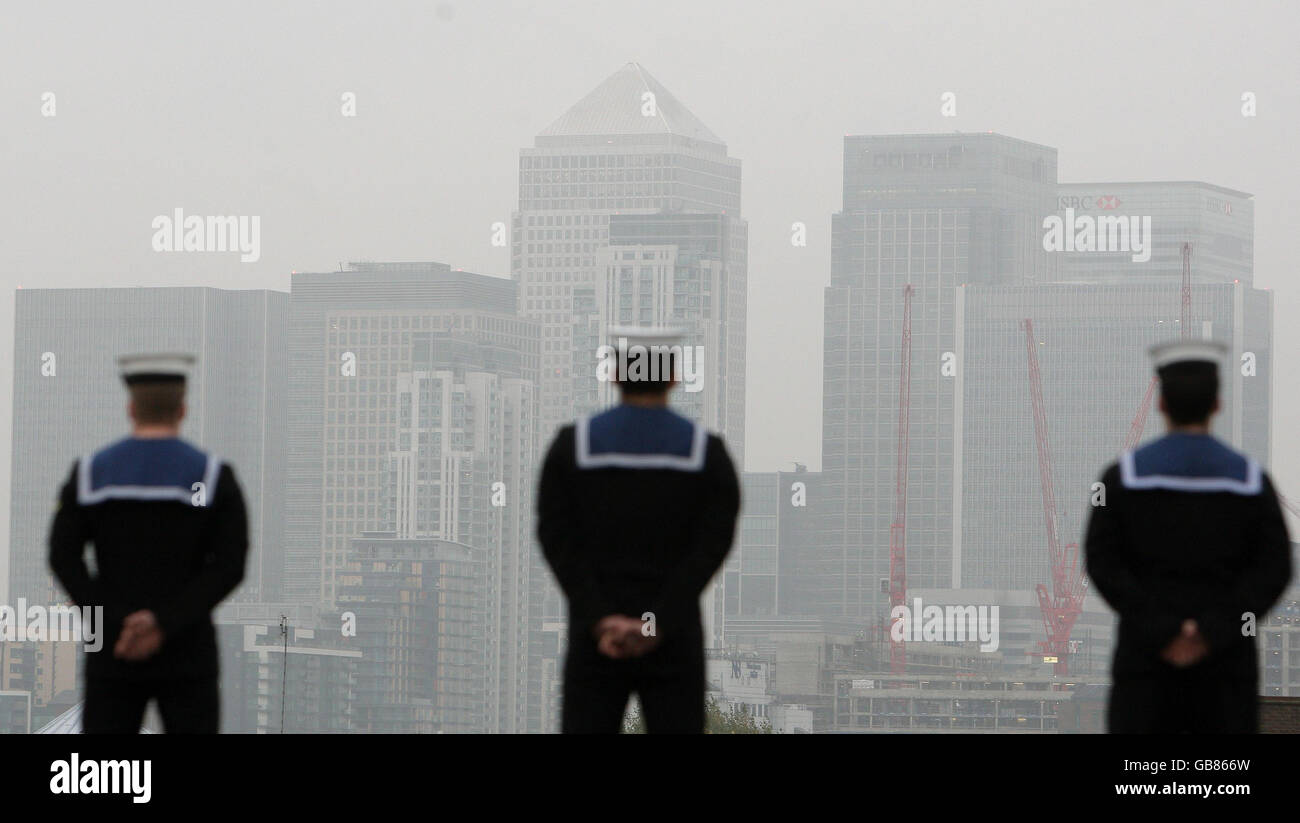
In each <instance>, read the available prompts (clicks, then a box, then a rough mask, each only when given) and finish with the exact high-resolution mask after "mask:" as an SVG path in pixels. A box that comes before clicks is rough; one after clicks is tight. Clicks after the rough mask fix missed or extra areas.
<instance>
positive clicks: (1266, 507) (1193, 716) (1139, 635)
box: [1085, 433, 1291, 733]
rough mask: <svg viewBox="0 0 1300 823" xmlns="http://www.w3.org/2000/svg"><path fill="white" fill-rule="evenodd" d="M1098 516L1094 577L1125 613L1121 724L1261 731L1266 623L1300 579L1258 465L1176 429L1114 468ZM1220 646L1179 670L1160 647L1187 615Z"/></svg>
mask: <svg viewBox="0 0 1300 823" xmlns="http://www.w3.org/2000/svg"><path fill="white" fill-rule="evenodd" d="M1101 481H1102V483H1104V484H1105V490H1106V505H1104V506H1096V507H1094V508H1093V509H1092V514H1091V517H1090V520H1089V523H1088V533H1087V538H1086V545H1085V552H1086V559H1087V568H1088V576H1089V577H1090V579H1091V581H1092V583H1093V584H1094V585H1095V586H1096V588H1097V589H1098V590H1099V591H1100V592H1101V595H1102V596H1103V597H1104V598H1105V599H1106V602H1108V603H1109V604H1110V605H1111V606H1112V607H1113V608H1114V609H1115V610H1116V611H1117V612H1118V613H1119V639H1118V642H1117V644H1116V649H1115V661H1114V667H1113V680H1114V685H1113V686H1112V690H1111V698H1110V708H1109V725H1110V730H1111V731H1112V732H1120V733H1124V732H1237V733H1240V732H1253V731H1255V727H1256V702H1257V700H1256V695H1257V693H1258V677H1259V675H1258V670H1257V668H1256V658H1255V654H1256V652H1255V638H1254V636H1253V634H1251V635H1243V626H1245V625H1247V624H1246V622H1245V620H1244V618H1243V615H1245V614H1246V613H1250V614H1252V615H1254V617H1255V620H1256V621H1257V622H1262V621H1263V620H1264V616H1265V613H1266V612H1267V611H1268V610H1269V609H1270V608H1271V607H1272V606H1273V604H1274V603H1275V602H1276V601H1277V599H1278V597H1279V596H1280V595H1281V593H1282V591H1283V590H1284V589H1285V588H1286V585H1287V581H1288V580H1289V579H1290V577H1291V546H1290V540H1289V539H1288V537H1287V531H1286V522H1285V521H1284V520H1283V518H1282V511H1281V509H1280V507H1279V505H1278V500H1277V495H1276V493H1275V492H1274V490H1273V485H1272V483H1271V482H1270V481H1269V478H1268V475H1267V474H1266V473H1265V472H1264V471H1263V470H1262V469H1261V468H1260V466H1259V464H1258V463H1256V462H1255V461H1254V460H1251V459H1250V458H1248V457H1245V456H1244V455H1241V454H1238V453H1237V452H1235V451H1233V450H1232V449H1231V448H1229V447H1228V446H1226V445H1224V444H1223V443H1221V442H1219V441H1218V440H1216V439H1215V438H1214V437H1212V436H1210V435H1201V434H1184V433H1175V434H1169V435H1167V436H1165V437H1162V438H1160V439H1159V440H1155V441H1152V442H1151V443H1149V444H1147V445H1146V446H1143V447H1142V448H1140V449H1137V450H1136V451H1132V452H1126V453H1125V454H1124V455H1122V456H1121V458H1120V460H1119V461H1118V462H1117V463H1115V464H1112V465H1111V466H1110V467H1108V468H1107V469H1106V471H1105V473H1104V474H1103V475H1102V477H1101ZM1187 619H1192V620H1195V621H1196V622H1197V624H1198V625H1199V627H1200V631H1201V634H1202V635H1203V636H1204V638H1205V641H1206V643H1207V645H1208V647H1209V654H1208V656H1207V657H1206V658H1204V659H1203V660H1202V661H1201V662H1199V663H1197V664H1194V665H1192V666H1189V667H1186V668H1181V669H1180V668H1176V667H1174V666H1172V665H1170V664H1168V663H1166V662H1165V661H1164V660H1162V659H1161V657H1160V652H1161V651H1162V650H1163V649H1164V648H1165V647H1166V646H1167V645H1168V644H1169V643H1170V642H1171V641H1172V640H1173V639H1174V638H1175V637H1176V636H1177V635H1178V633H1179V631H1180V629H1181V626H1182V623H1183V621H1184V620H1187Z"/></svg>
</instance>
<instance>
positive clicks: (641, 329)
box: [606, 326, 684, 398]
mask: <svg viewBox="0 0 1300 823" xmlns="http://www.w3.org/2000/svg"><path fill="white" fill-rule="evenodd" d="M683 337H684V333H683V331H682V330H681V329H678V328H672V327H667V326H611V327H610V329H609V346H608V347H606V351H607V353H608V354H609V356H610V357H611V358H612V360H613V362H612V364H611V366H612V367H611V368H610V369H609V370H608V373H609V379H610V381H611V382H612V383H614V384H615V385H617V386H618V390H619V393H620V394H621V395H622V396H623V397H624V398H627V397H629V396H632V397H637V398H657V397H664V396H666V395H667V394H668V392H669V391H671V390H672V388H673V386H675V385H677V383H679V382H681V369H682V350H681V346H682V339H683Z"/></svg>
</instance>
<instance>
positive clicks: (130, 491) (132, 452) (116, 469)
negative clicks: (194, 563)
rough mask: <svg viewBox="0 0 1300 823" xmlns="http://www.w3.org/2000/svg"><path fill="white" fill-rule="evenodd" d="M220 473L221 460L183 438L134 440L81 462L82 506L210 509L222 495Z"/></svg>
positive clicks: (78, 498)
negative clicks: (150, 503) (149, 503)
mask: <svg viewBox="0 0 1300 823" xmlns="http://www.w3.org/2000/svg"><path fill="white" fill-rule="evenodd" d="M220 471H221V460H220V459H219V458H218V457H217V456H216V455H209V454H205V453H203V452H201V451H199V450H198V449H196V448H194V447H193V446H191V445H190V444H188V443H186V442H185V441H183V440H181V439H179V438H159V439H153V438H140V437H128V438H126V439H124V440H120V441H118V442H117V443H114V444H113V445H111V446H107V447H105V448H103V449H101V450H99V451H98V452H95V453H94V454H93V455H86V456H84V457H82V458H81V461H80V463H79V464H78V468H77V502H78V503H80V504H81V505H83V506H90V505H94V504H96V503H102V502H104V501H106V500H176V501H180V502H182V503H188V504H191V505H207V504H208V503H210V502H211V501H212V500H213V497H214V495H215V494H216V490H217V478H218V477H219V476H220ZM198 483H202V484H203V485H202V486H201V487H200V486H197V485H196V484H198ZM200 490H201V491H202V493H201V494H199V492H200ZM196 501H199V502H197V503H196Z"/></svg>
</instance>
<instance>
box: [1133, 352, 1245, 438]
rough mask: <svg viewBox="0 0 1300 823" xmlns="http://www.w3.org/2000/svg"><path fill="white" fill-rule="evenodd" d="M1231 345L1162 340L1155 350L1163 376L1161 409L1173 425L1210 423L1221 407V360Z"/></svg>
mask: <svg viewBox="0 0 1300 823" xmlns="http://www.w3.org/2000/svg"><path fill="white" fill-rule="evenodd" d="M1227 351H1228V348H1227V346H1225V345H1223V344H1222V343H1216V342H1214V341H1211V340H1186V341H1178V342H1174V343H1161V344H1160V345H1158V346H1153V347H1152V349H1151V360H1152V362H1153V364H1154V366H1155V370H1156V376H1157V377H1159V378H1160V412H1161V413H1162V414H1164V416H1165V418H1166V419H1167V420H1168V421H1169V425H1171V426H1202V425H1207V424H1208V423H1209V421H1210V416H1211V415H1213V414H1214V413H1215V412H1217V411H1218V410H1219V363H1220V362H1222V360H1223V358H1224V356H1225V355H1226V354H1227Z"/></svg>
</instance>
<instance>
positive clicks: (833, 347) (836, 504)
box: [804, 133, 1056, 620]
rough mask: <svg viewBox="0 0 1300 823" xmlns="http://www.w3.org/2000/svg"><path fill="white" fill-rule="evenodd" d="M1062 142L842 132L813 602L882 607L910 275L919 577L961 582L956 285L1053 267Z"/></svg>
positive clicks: (928, 582) (913, 553) (875, 613)
mask: <svg viewBox="0 0 1300 823" xmlns="http://www.w3.org/2000/svg"><path fill="white" fill-rule="evenodd" d="M1055 197H1056V151H1055V149H1051V148H1048V147H1046V146H1039V145H1036V144H1033V143H1028V142H1025V141H1022V140H1016V139H1013V138H1010V137H1004V136H1001V135H997V134H991V133H990V134H936V135H878V136H877V135H871V136H853V137H846V138H845V140H844V204H843V209H842V210H841V211H840V212H839V213H838V214H836V215H834V217H833V220H832V249H831V261H832V271H831V284H830V285H829V286H828V287H827V289H826V294H825V335H826V345H825V351H824V355H823V356H824V362H823V385H824V399H823V409H822V421H823V422H822V477H821V480H822V483H823V487H824V494H826V495H827V498H828V499H827V501H826V510H827V512H828V515H827V517H826V518H824V519H823V520H822V521H821V528H823V529H824V530H825V538H824V540H823V541H822V546H823V549H822V551H821V552H820V553H819V555H820V559H819V561H818V562H816V563H811V564H810V565H811V568H809V569H808V572H807V575H808V578H809V579H808V580H806V581H805V586H804V591H805V598H806V599H805V602H812V603H815V604H816V605H815V608H817V609H818V610H819V611H820V612H822V613H823V614H825V615H826V616H834V617H865V618H867V619H868V620H874V619H876V618H877V617H883V616H884V615H883V612H882V611H881V610H880V607H881V606H882V605H883V604H885V603H887V602H888V597H887V594H885V593H883V592H882V591H881V585H880V582H881V580H883V579H886V578H888V576H889V540H890V524H891V521H892V518H893V507H894V498H895V493H894V492H895V479H896V478H895V474H896V470H895V466H896V463H897V459H896V455H897V444H898V415H899V411H898V409H899V390H900V386H899V377H900V368H901V365H902V364H901V358H900V352H901V347H902V342H901V341H902V331H903V308H904V287H905V286H907V285H909V284H910V285H911V286H912V287H913V288H914V290H915V291H914V295H913V298H912V312H911V349H912V363H911V390H910V391H911V404H910V408H911V411H910V426H909V430H910V449H909V460H908V464H907V472H908V512H907V576H908V585H909V587H919V588H930V587H945V586H948V585H951V581H952V576H953V570H952V564H951V558H952V556H953V553H954V541H955V540H957V539H959V535H958V533H957V532H955V531H954V527H953V516H954V513H953V507H952V488H953V482H954V475H953V450H954V437H955V434H954V432H955V428H954V425H955V415H956V414H957V412H958V398H959V395H958V393H957V388H956V386H957V374H958V373H959V370H960V368H961V365H960V363H958V362H955V361H954V360H953V358H954V356H955V352H956V331H957V322H956V316H955V302H954V300H955V295H956V287H957V286H958V285H960V284H962V283H1023V282H1033V281H1037V280H1043V279H1046V278H1047V277H1049V276H1050V274H1051V271H1050V266H1051V265H1052V263H1053V260H1052V259H1051V258H1050V257H1049V256H1048V254H1047V253H1046V252H1045V251H1044V250H1043V247H1042V244H1041V238H1040V229H1039V226H1040V224H1041V221H1042V217H1043V215H1044V214H1046V213H1047V211H1048V210H1049V209H1050V207H1051V206H1052V205H1053V203H1054V202H1055Z"/></svg>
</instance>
